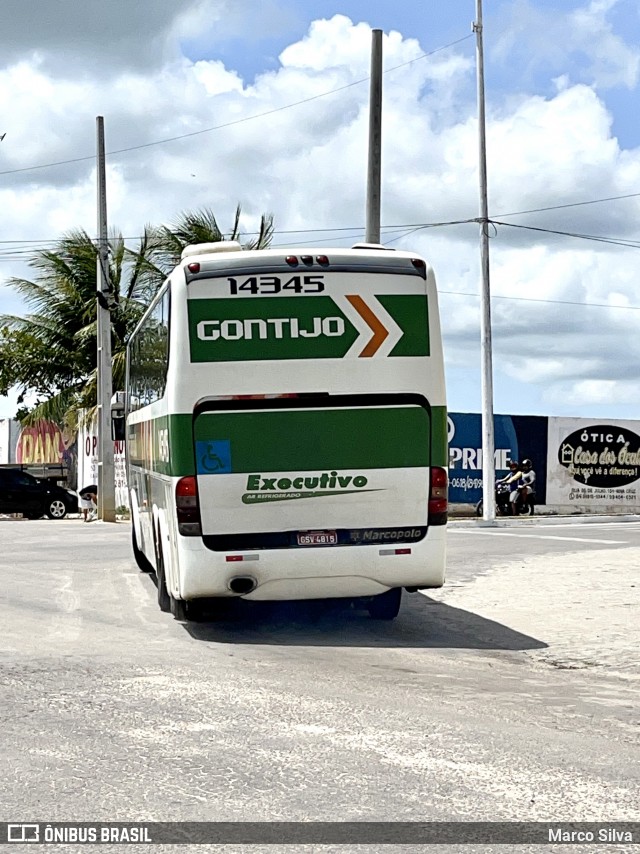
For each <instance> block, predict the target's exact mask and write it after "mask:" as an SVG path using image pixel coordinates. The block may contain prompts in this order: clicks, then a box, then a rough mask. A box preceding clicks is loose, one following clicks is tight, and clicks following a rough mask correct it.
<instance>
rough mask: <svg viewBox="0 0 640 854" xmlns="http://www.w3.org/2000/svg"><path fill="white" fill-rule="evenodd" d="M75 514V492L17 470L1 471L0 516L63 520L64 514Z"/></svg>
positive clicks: (76, 509)
mask: <svg viewBox="0 0 640 854" xmlns="http://www.w3.org/2000/svg"><path fill="white" fill-rule="evenodd" d="M77 512H78V497H77V495H76V494H75V492H71V490H69V489H63V488H62V487H61V486H58V485H57V484H55V483H51V482H49V481H46V480H38V478H36V477H32V475H30V474H27V472H25V471H20V469H11V468H0V513H22V515H23V516H26V517H27V519H40V518H41V517H42V516H48V517H49V518H50V519H64V517H65V516H66V515H67V513H77Z"/></svg>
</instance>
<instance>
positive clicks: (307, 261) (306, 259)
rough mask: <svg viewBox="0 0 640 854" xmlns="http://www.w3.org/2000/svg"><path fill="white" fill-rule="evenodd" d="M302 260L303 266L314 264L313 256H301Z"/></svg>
mask: <svg viewBox="0 0 640 854" xmlns="http://www.w3.org/2000/svg"><path fill="white" fill-rule="evenodd" d="M300 260H301V261H302V263H303V264H313V255H301V256H300Z"/></svg>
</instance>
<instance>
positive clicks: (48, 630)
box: [0, 520, 640, 851]
mask: <svg viewBox="0 0 640 854" xmlns="http://www.w3.org/2000/svg"><path fill="white" fill-rule="evenodd" d="M0 546H1V553H0V620H1V624H2V626H3V629H4V630H3V634H2V641H1V642H0V673H1V677H2V686H3V688H2V691H1V692H0V720H1V721H2V730H1V735H0V745H1V748H2V751H1V755H0V805H1V811H0V813H1V814H0V818H2V819H4V820H6V821H16V820H19V821H29V820H36V819H38V820H43V821H55V820H58V821H62V820H68V821H71V820H73V821H101V820H102V821H138V820H140V821H142V820H147V821H177V820H193V821H241V820H256V821H260V820H287V821H295V820H326V821H369V820H370V821H385V820H389V821H399V820H401V821H431V820H441V821H449V820H462V821H470V820H478V821H499V820H518V821H580V820H584V821H586V820H594V821H615V820H628V821H631V820H634V821H639V820H640V748H639V745H638V733H639V731H640V710H639V708H638V696H639V694H640V692H639V691H638V688H639V686H640V682H639V681H638V678H639V677H640V665H639V666H638V668H637V669H636V668H635V665H634V667H632V668H631V669H630V670H628V672H625V674H624V675H621V673H620V672H618V670H616V669H615V668H613V669H607V667H602V668H592V669H589V668H586V669H579V668H577V669H576V668H573V667H569V666H567V667H562V666H557V661H558V660H559V659H557V658H556V659H553V657H549V653H550V652H551V653H552V652H553V649H552V648H551V646H552V643H551V642H550V640H549V637H553V636H554V631H555V630H556V629H557V628H558V626H556V625H555V623H557V622H558V621H559V620H560V621H561V620H562V617H558V613H557V611H556V612H554V614H553V615H552V617H550V618H549V623H548V624H547V623H545V622H544V619H545V618H544V615H538V616H539V619H540V620H541V621H542V622H539V623H535V625H536V626H540V630H539V631H538V632H537V634H538V635H539V636H533V635H531V634H528V633H527V632H523V631H522V630H521V629H518V628H515V627H514V625H515V623H514V625H510V623H511V622H512V620H511V619H510V618H509V603H508V602H506V603H498V604H500V605H501V606H502V611H503V612H504V613H506V614H507V617H506V618H503V619H501V620H499V621H498V620H495V619H489V618H488V617H487V616H486V614H485V615H484V616H483V615H481V614H480V613H476V612H474V611H473V610H470V609H465V608H462V607H460V606H459V604H457V605H456V604H455V602H454V603H453V604H449V603H448V601H447V600H448V598H452V599H455V596H456V595H457V596H458V598H459V596H460V591H462V592H463V593H464V592H465V591H466V590H472V589H475V588H474V587H473V585H474V584H477V581H478V577H482V576H485V577H486V578H488V579H490V578H491V577H492V573H494V572H496V571H497V569H496V568H497V567H499V568H500V570H501V571H509V569H510V567H513V568H514V572H515V569H516V568H520V570H521V569H522V567H525V566H526V565H527V562H529V561H532V560H534V561H538V562H539V565H540V566H542V567H546V568H548V573H549V574H555V577H556V578H557V584H558V585H562V583H563V573H562V571H563V566H564V564H565V562H566V561H568V560H573V561H574V562H575V561H576V556H577V559H578V562H579V561H580V560H583V559H584V561H585V565H586V561H587V557H588V558H589V561H591V565H592V566H594V565H596V564H597V561H598V555H599V554H602V555H606V556H607V561H609V564H611V562H612V561H613V562H614V563H615V561H620V566H621V567H623V568H624V567H628V566H629V565H630V562H631V564H633V566H635V567H637V566H638V556H639V555H640V525H639V524H636V523H620V524H616V523H612V524H602V525H593V524H589V525H587V524H583V525H576V524H566V525H562V524H557V523H556V524H553V525H552V524H545V523H543V522H541V521H533V522H531V521H529V520H527V521H526V522H525V523H524V524H522V525H519V526H518V527H517V528H497V529H493V528H492V529H488V528H481V527H478V526H477V525H476V524H475V523H459V524H454V525H452V526H450V535H449V569H448V578H449V581H448V584H447V587H445V588H444V589H443V590H442V591H438V592H437V593H434V595H432V596H423V595H421V594H413V595H405V600H404V604H403V608H402V611H401V614H400V616H399V617H398V619H397V620H396V621H395V622H394V623H392V624H384V623H382V624H381V623H376V622H374V621H371V620H370V619H369V618H368V617H367V616H365V615H364V614H360V613H353V612H336V611H335V610H332V609H327V608H313V607H311V608H305V607H302V606H289V605H286V604H285V605H279V606H270V605H261V606H260V607H258V606H254V607H252V608H245V609H242V610H241V613H238V614H230V615H229V618H228V619H226V620H222V621H217V622H203V623H195V624H186V625H183V624H179V623H176V622H174V621H173V620H172V618H171V617H170V616H169V615H166V614H162V613H161V612H160V611H159V610H158V608H157V605H156V601H155V587H154V583H153V577H152V576H147V575H144V574H141V573H139V572H138V571H137V569H136V567H135V565H134V563H133V560H132V558H131V555H130V529H129V526H128V525H126V524H119V525H117V526H109V525H103V524H101V523H94V524H91V525H84V524H82V523H81V522H80V521H78V520H65V521H63V522H51V521H45V520H42V521H38V522H19V521H13V522H10V521H2V522H0ZM583 556H584V557H583ZM611 565H613V564H611ZM616 565H617V564H616ZM536 566H538V564H536ZM625 577H626V576H625ZM516 583H517V576H514V580H513V584H516ZM554 583H555V582H554ZM610 583H614V584H615V581H614V580H612V581H611V582H610ZM631 586H632V587H633V586H634V585H633V584H632V585H631ZM483 589H484V588H483ZM491 589H493V588H491ZM454 594H455V595H454ZM491 595H492V596H493V597H494V598H495V597H496V594H495V593H491ZM499 595H500V594H499V592H498V594H497V596H498V598H499ZM509 595H510V596H513V592H510V594H509ZM529 595H530V590H528V589H526V588H525V589H522V590H521V596H522V597H523V601H526V598H527V597H528V596H529ZM485 599H486V596H485ZM486 610H487V609H486V608H485V611H486ZM487 613H488V611H487ZM574 618H575V614H574ZM635 619H636V620H637V613H635ZM518 620H520V616H519V617H518ZM552 622H553V625H552ZM547 634H548V635H549V637H547ZM565 634H566V633H565ZM563 637H564V636H563ZM563 649H564V647H563ZM561 652H562V651H561ZM560 654H561V653H560V652H559V653H558V655H560ZM562 654H564V653H562ZM545 656H546V657H545ZM554 662H555V664H554ZM100 850H103V851H104V850H105V847H103V848H102V849H100ZM138 850H141V849H140V848H139V849H138ZM150 850H153V849H150ZM165 850H170V849H169V848H167V849H165ZM176 850H179V849H176ZM200 850H203V849H200ZM238 850H239V849H238ZM247 850H250V849H247ZM253 850H256V849H253ZM265 850H266V849H265ZM271 850H272V851H273V850H274V849H273V848H272V849H271ZM325 850H332V849H329V848H327V849H325ZM336 850H338V849H336ZM340 850H344V849H340ZM353 850H356V849H355V848H354V849H353ZM387 850H391V849H389V848H388V849H387ZM404 850H410V849H404ZM440 850H442V849H440ZM468 850H471V849H468ZM479 850H483V851H485V850H486V851H489V850H494V849H493V848H491V847H490V846H485V847H483V848H481V849H479ZM495 850H500V849H499V847H496V848H495ZM502 850H504V848H503V849H502ZM522 850H525V849H522ZM532 850H533V849H532Z"/></svg>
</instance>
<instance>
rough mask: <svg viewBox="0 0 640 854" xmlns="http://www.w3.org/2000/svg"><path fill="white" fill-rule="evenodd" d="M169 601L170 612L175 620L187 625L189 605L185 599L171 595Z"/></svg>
mask: <svg viewBox="0 0 640 854" xmlns="http://www.w3.org/2000/svg"><path fill="white" fill-rule="evenodd" d="M169 600H170V603H169V610H170V611H171V613H172V614H173V618H174V620H178V621H179V622H180V623H186V622H187V620H188V619H189V603H188V602H185V600H184V599H176V598H175V597H174V596H172V595H171V594H169Z"/></svg>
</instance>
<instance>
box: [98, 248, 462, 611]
mask: <svg viewBox="0 0 640 854" xmlns="http://www.w3.org/2000/svg"><path fill="white" fill-rule="evenodd" d="M116 398H117V400H118V402H117V403H116V404H115V405H114V409H113V413H112V414H113V417H114V424H115V423H119V424H120V425H121V427H122V431H121V432H120V435H122V433H124V435H125V437H126V455H127V477H128V488H129V494H130V509H131V519H132V540H133V554H134V557H135V560H136V562H137V563H138V565H139V567H140V568H141V569H142V570H145V571H148V572H155V574H156V576H157V587H158V603H159V606H160V608H161V609H162V610H163V611H168V612H171V613H172V614H173V615H174V617H175V618H176V619H178V620H182V621H185V620H189V619H191V618H194V619H195V618H196V617H195V614H196V612H197V609H198V605H199V604H202V603H201V602H199V600H213V603H214V605H215V601H216V600H219V599H222V598H225V597H241V598H244V599H247V600H266V601H273V600H304V599H334V598H344V599H350V600H352V604H353V603H355V604H356V605H357V604H359V605H360V606H361V607H362V608H363V610H368V611H369V613H370V615H371V616H372V617H374V618H377V619H386V620H390V619H393V618H394V617H395V616H396V615H397V613H398V609H399V607H400V601H401V595H402V590H403V589H404V590H406V591H410V592H415V591H418V590H423V589H426V588H436V587H441V586H442V584H443V582H444V573H445V533H446V522H447V506H448V505H447V479H448V474H447V412H446V401H445V381H444V366H443V353H442V340H441V333H440V322H439V315H438V301H437V293H436V283H435V278H434V274H433V271H432V270H431V268H430V267H429V265H428V264H427V263H426V262H425V260H424V259H423V258H421V257H419V256H417V255H415V254H413V253H411V252H404V251H396V250H392V249H388V248H385V247H383V246H379V245H377V244H356V246H354V247H353V248H350V249H345V248H338V249H306V248H305V249H299V248H290V249H275V248H272V249H261V250H246V249H243V248H242V247H241V245H240V244H239V243H236V242H232V241H226V242H224V241H223V242H219V243H206V244H199V245H194V246H188V247H187V248H186V249H185V250H184V251H183V253H182V259H181V262H180V263H179V264H178V265H177V267H176V268H175V269H174V270H173V271H172V272H171V273H170V275H169V276H168V278H167V280H166V281H165V283H164V285H163V286H162V287H161V288H160V290H159V292H158V294H157V295H156V297H155V298H154V300H153V302H152V303H151V304H150V306H149V308H148V310H147V311H146V313H145V315H144V316H143V318H142V319H141V321H140V323H139V324H138V326H137V327H136V329H135V330H134V332H133V333H132V335H131V337H130V339H129V341H128V348H127V374H126V389H125V392H124V394H118V395H116ZM116 398H114V399H116ZM210 607H211V603H210Z"/></svg>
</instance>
